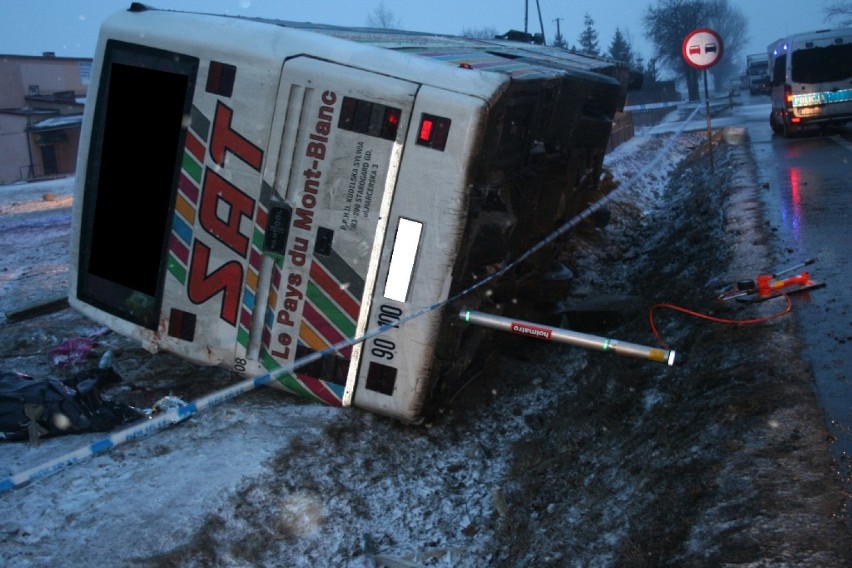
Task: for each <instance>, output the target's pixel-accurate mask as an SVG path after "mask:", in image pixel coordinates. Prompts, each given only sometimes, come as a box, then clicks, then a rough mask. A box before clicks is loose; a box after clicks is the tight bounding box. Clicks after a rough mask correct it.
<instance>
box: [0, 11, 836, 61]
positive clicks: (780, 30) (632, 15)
mask: <svg viewBox="0 0 852 568" xmlns="http://www.w3.org/2000/svg"><path fill="white" fill-rule="evenodd" d="M382 2H384V7H385V8H386V10H387V11H388V12H390V13H391V14H392V15H393V16H394V17H395V19H396V21H397V23H398V24H399V25H398V27H400V28H402V29H409V30H414V31H425V32H437V33H447V34H460V33H461V32H462V31H464V30H466V29H481V28H493V29H495V30H497V31H498V32H500V33H503V32H506V31H508V30H510V29H516V30H523V29H524V26H525V16H526V17H527V29H528V31H530V32H538V31H540V25H539V16H538V10H537V6H539V7H540V8H541V20H542V22H543V23H544V30H545V37H546V38H547V39H548V41H550V40H552V39H553V37H554V36H555V35H556V26H557V20H558V22H559V27H560V30H561V32H562V36H563V37H564V38H565V39H566V41H567V42H568V44H569V45H571V44H577V42H578V38H579V35H580V32H581V31H582V30H583V15H584V14H586V13H588V14H589V15H590V16H591V17H592V19H593V20H594V22H595V29H596V30H597V32H598V44H599V45H600V47H601V50H606V49H607V48H608V47H609V44H610V42H611V41H612V37H613V34H614V33H615V30H616V28H619V29H621V30H622V33H624V34H625V36H626V37H627V38H628V40H629V41H630V43H631V45H632V46H633V47H634V51H638V52H639V53H640V55H642V57H643V58H644V59H645V60H648V59H649V58H650V57H652V56H653V53H652V52H651V47H650V45H649V44H648V42H647V41H646V40H645V37H644V35H645V34H644V28H643V25H642V16H643V14H644V13H645V12H646V10H647V8H648V6H651V5H656V4H657V2H656V0H653V1H652V0H537V1H533V0H324V1H322V2H320V1H306V0H289V1H288V0H149V1H148V2H146V3H147V4H149V5H151V6H154V7H158V8H164V9H175V10H190V11H202V12H211V13H220V14H231V15H243V16H251V17H254V16H260V17H271V18H279V19H285V20H295V21H306V22H314V23H323V24H336V25H349V26H364V25H366V24H367V20H368V17H369V16H370V14H373V13H375V11H376V9H377V8H378V7H379V5H380V4H382ZM730 2H731V5H733V6H736V7H738V8H739V9H740V10H742V11H743V13H744V14H745V15H746V17H747V18H748V20H749V26H750V27H749V37H750V42H749V44H748V48H747V50H746V51H747V52H748V53H757V52H762V51H764V50H765V49H766V46H767V45H768V44H769V43H770V42H771V41H773V40H774V39H777V38H778V37H781V36H783V35H785V34H787V33H793V32H799V31H810V30H813V29H820V28H825V27H828V25H827V23H826V22H825V20H824V16H823V11H822V6H823V3H824V0H730ZM0 5H2V17H0V53H4V54H15V55H41V54H42V53H43V52H45V51H53V52H55V53H56V55H58V56H65V57H92V56H93V55H94V50H95V43H96V40H97V32H98V28H99V26H100V24H101V22H102V21H103V20H104V19H105V18H106V17H107V16H109V15H110V14H111V13H113V12H116V11H119V10H124V9H126V8H127V7H128V6H129V5H130V1H129V0H2V4H0ZM527 6H528V11H527ZM723 40H724V38H723Z"/></svg>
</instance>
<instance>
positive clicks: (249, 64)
mask: <svg viewBox="0 0 852 568" xmlns="http://www.w3.org/2000/svg"><path fill="white" fill-rule="evenodd" d="M599 71H600V72H599ZM624 72H626V69H623V68H622V67H620V66H619V65H613V64H606V65H604V63H603V62H601V61H600V60H596V59H590V58H585V57H580V56H576V55H573V54H570V53H568V52H566V51H563V50H558V49H553V48H546V47H542V46H532V45H525V44H517V43H515V44H513V43H512V42H505V41H503V42H501V41H496V40H495V41H486V42H482V41H478V40H467V39H462V38H454V37H447V36H433V35H427V34H416V33H410V32H390V31H387V30H365V29H342V28H335V27H327V26H316V25H309V24H296V23H292V22H279V21H268V20H253V19H246V18H238V17H228V16H216V15H206V14H195V13H185V12H174V11H165V10H156V9H152V8H148V7H145V6H142V5H138V4H135V3H134V4H133V5H131V7H130V9H129V10H127V11H124V12H121V13H118V14H115V15H114V16H112V17H111V18H109V19H108V20H107V21H106V22H105V23H104V25H103V27H102V29H101V34H100V38H99V42H98V48H97V53H96V57H95V65H94V69H93V74H92V84H91V91H90V95H89V101H88V104H87V107H86V118H85V121H84V127H83V132H82V136H81V152H80V157H79V161H78V166H77V186H76V197H75V201H74V216H73V243H72V268H73V270H74V271H75V274H73V275H72V279H71V283H70V284H71V285H70V292H69V299H70V303H71V304H72V306H73V307H74V308H76V309H77V310H79V311H80V312H82V313H83V314H85V315H87V316H88V317H90V318H91V319H93V320H95V321H98V322H102V323H104V324H105V325H107V326H109V327H110V328H112V329H114V330H116V331H117V332H119V333H122V334H124V335H127V336H129V337H132V338H136V339H138V340H139V341H140V342H141V343H142V344H143V345H144V346H145V347H146V348H147V349H148V350H150V351H152V352H155V351H157V350H164V351H168V352H173V353H175V354H178V355H181V356H183V357H185V358H188V359H190V360H192V361H195V362H197V363H200V364H204V365H219V366H224V367H227V368H229V369H232V370H233V371H235V372H237V373H239V374H241V375H243V376H246V377H253V376H259V375H264V374H266V373H269V372H273V371H275V370H276V369H281V368H283V367H287V366H288V365H291V364H292V363H294V362H295V361H297V360H298V359H299V358H301V357H302V356H303V355H306V354H309V353H314V352H317V351H325V350H328V349H329V348H330V347H331V346H334V345H338V344H340V343H341V342H345V341H346V340H347V339H351V338H359V337H361V336H363V334H364V333H365V332H366V331H368V330H372V329H376V328H377V327H378V326H387V327H388V329H387V331H385V332H383V333H381V334H380V335H376V336H374V337H372V338H371V339H369V340H368V341H365V342H356V343H355V344H354V345H352V346H349V347H345V348H342V349H339V350H337V351H336V352H334V353H333V354H330V355H327V356H325V357H323V358H322V359H319V360H317V361H314V362H312V363H310V364H308V365H306V366H303V367H301V368H297V369H296V370H295V371H294V372H292V373H285V374H284V375H283V376H280V377H276V380H275V381H274V383H272V384H274V385H275V386H279V387H281V388H284V389H286V390H288V391H291V392H294V393H297V394H301V395H304V396H308V397H311V398H313V399H315V400H318V401H323V402H325V403H328V404H332V405H337V406H347V405H354V406H356V407H359V408H363V409H366V410H368V411H371V412H376V413H379V414H383V415H388V416H392V417H394V418H398V419H400V420H403V421H407V422H417V421H418V420H421V419H422V415H423V412H424V408H425V407H426V406H427V403H428V402H429V401H430V398H431V397H432V396H433V395H435V394H436V385H438V384H442V383H443V382H445V381H446V382H451V381H453V380H455V379H457V378H458V377H459V376H461V375H463V374H464V373H465V372H468V370H469V367H470V365H471V361H472V360H474V359H476V358H477V356H478V355H476V354H481V353H482V352H483V349H484V347H487V346H488V342H487V341H485V340H484V337H486V335H484V334H485V332H482V331H481V330H472V329H468V328H465V327H464V326H463V325H462V324H461V323H460V322H458V321H457V320H458V317H457V314H458V311H459V310H458V306H452V307H450V308H449V309H436V310H433V311H430V312H428V313H426V314H425V315H423V316H421V317H417V318H416V319H413V320H412V321H410V322H406V323H405V324H403V325H393V324H395V322H397V321H399V320H400V319H403V318H405V317H406V316H408V315H409V314H412V313H415V312H416V311H417V310H419V309H422V308H424V307H428V306H433V305H438V304H440V303H441V302H444V301H445V300H447V299H448V298H450V297H453V294H458V293H459V292H460V291H462V290H466V289H467V288H468V287H469V286H471V285H472V284H473V283H475V282H476V281H478V280H480V279H482V278H484V277H485V276H487V274H489V272H493V269H494V267H497V266H500V265H503V264H505V263H507V262H510V261H511V260H512V259H514V258H517V256H518V255H520V254H521V253H522V252H524V251H525V250H527V249H528V247H530V246H531V245H532V244H534V243H536V242H538V241H539V240H540V239H541V238H542V237H543V236H545V235H547V234H549V233H550V232H551V231H552V230H553V229H555V228H556V227H558V226H560V225H561V224H562V223H563V222H564V221H565V220H566V219H568V218H570V217H571V216H572V215H574V214H576V213H577V212H578V211H580V210H582V209H584V208H585V207H587V206H588V205H589V204H590V203H591V202H592V201H593V200H595V199H598V198H599V197H600V195H599V193H598V188H597V180H598V178H599V176H600V173H601V167H602V162H603V155H604V153H605V149H606V145H607V139H608V136H609V132H610V128H611V122H612V117H613V114H614V113H615V111H616V110H619V109H620V108H621V105H622V104H623V101H624V95H625V88H624V85H625V84H626V82H625V81H620V80H616V79H615V78H614V76H619V77H620V76H621V75H622V74H623V73H624ZM604 73H606V74H604ZM562 245H564V241H563V243H562ZM560 248H561V245H560V243H553V244H551V245H549V246H548V247H545V248H543V249H542V250H541V251H539V252H537V253H536V254H535V255H533V256H531V257H530V258H529V259H527V260H526V261H525V262H524V263H522V264H521V265H520V267H519V268H518V269H517V270H516V271H515V272H514V273H513V274H512V275H510V276H508V277H506V278H502V279H499V280H497V281H495V282H494V283H493V284H489V285H488V286H487V287H483V288H482V289H480V290H477V291H476V292H475V293H474V294H471V295H470V296H469V297H466V298H465V305H466V306H469V307H471V308H472V309H479V310H484V311H488V312H490V313H496V314H501V313H502V314H512V313H517V316H518V317H521V316H526V317H535V315H534V312H535V310H536V309H541V308H542V307H543V306H542V305H541V302H535V301H529V300H530V298H539V299H540V298H542V297H543V296H544V294H545V292H546V291H547V290H546V288H545V287H546V284H542V278H543V276H544V275H545V273H546V272H547V270H548V265H549V263H550V261H551V260H552V259H553V258H555V256H556V255H557V254H558V252H559V250H560ZM519 298H520V299H522V300H524V301H521V302H517V301H516V300H517V299H519ZM389 324H391V325H389Z"/></svg>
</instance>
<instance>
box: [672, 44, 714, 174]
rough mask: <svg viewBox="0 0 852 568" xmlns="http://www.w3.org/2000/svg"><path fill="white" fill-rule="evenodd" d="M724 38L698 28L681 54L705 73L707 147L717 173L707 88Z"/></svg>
mask: <svg viewBox="0 0 852 568" xmlns="http://www.w3.org/2000/svg"><path fill="white" fill-rule="evenodd" d="M723 52H724V44H723V42H722V37H721V36H720V35H719V34H717V33H716V32H714V31H713V30H711V29H709V28H698V29H696V30H693V31H691V32H689V33H688V34H687V35H686V37H685V38H684V39H683V44H681V53H682V54H683V58H684V59H685V60H686V62H687V63H688V64H689V65H690V66H691V67H694V68H695V69H701V70H702V71H704V104H705V108H706V112H707V145H708V146H709V148H710V171H711V172H715V166H714V163H713V128H712V127H711V125H710V93H709V89H708V87H707V69H708V68H709V67H713V66H714V65H716V64H717V63H718V62H719V60H720V59H721V58H722V53H723Z"/></svg>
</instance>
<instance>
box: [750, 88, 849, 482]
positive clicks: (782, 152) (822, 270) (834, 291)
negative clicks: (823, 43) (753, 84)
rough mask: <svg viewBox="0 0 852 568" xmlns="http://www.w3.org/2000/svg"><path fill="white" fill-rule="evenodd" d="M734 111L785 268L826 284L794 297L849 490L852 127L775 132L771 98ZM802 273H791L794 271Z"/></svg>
mask: <svg viewBox="0 0 852 568" xmlns="http://www.w3.org/2000/svg"><path fill="white" fill-rule="evenodd" d="M742 102H743V103H744V104H743V105H742V106H740V107H738V108H736V109H735V113H734V116H735V117H736V118H741V119H742V120H743V121H744V123H745V125H746V127H747V128H748V132H749V138H750V141H751V145H752V151H753V153H754V155H755V158H756V161H757V165H758V174H759V176H760V179H761V181H762V182H763V184H764V188H765V191H762V192H761V196H762V198H763V202H764V209H765V217H766V220H767V222H768V223H769V225H770V228H771V230H772V234H773V237H774V238H773V241H772V243H771V244H772V249H773V250H774V253H775V259H774V261H775V263H774V264H770V265H767V266H762V267H758V266H756V267H755V269H756V270H761V271H762V270H767V269H768V270H772V271H775V270H783V269H785V268H788V267H792V266H795V265H797V264H799V263H800V262H802V261H803V260H805V259H811V258H815V259H816V262H815V263H814V264H813V265H810V266H808V267H807V268H806V269H807V270H809V271H810V273H811V277H812V278H813V279H814V280H818V281H822V282H824V283H825V284H826V287H825V288H824V289H820V290H815V291H812V292H808V293H805V294H802V295H801V297H797V298H796V305H795V309H794V314H795V316H796V320H797V323H798V334H799V336H800V338H801V339H802V341H803V344H804V346H805V351H804V356H805V358H806V360H807V361H808V362H809V363H810V365H811V367H812V370H813V374H814V379H815V388H816V391H817V396H818V398H819V401H820V404H821V405H822V406H823V408H824V409H825V412H826V418H827V421H828V423H829V428H830V430H831V431H832V432H833V434H834V435H835V436H836V438H837V440H836V442H835V443H834V444H833V451H834V454H835V457H836V458H837V460H838V471H839V472H840V474H841V476H842V477H843V479H844V480H845V481H846V483H847V485H848V486H849V487H850V488H852V288H850V283H852V255H850V251H851V250H852V247H850V242H849V241H850V223H852V213H850V209H852V127H849V126H847V127H846V128H845V129H833V130H828V131H825V132H820V131H819V130H813V131H809V132H805V133H803V134H801V135H798V136H795V137H793V138H789V139H787V138H784V137H783V136H779V135H773V134H772V131H771V130H770V128H769V124H768V116H769V108H770V107H769V101H768V99H767V98H766V97H744V98H743V101H742ZM798 272H801V270H798V271H795V272H791V273H790V274H789V275H792V274H796V273H798Z"/></svg>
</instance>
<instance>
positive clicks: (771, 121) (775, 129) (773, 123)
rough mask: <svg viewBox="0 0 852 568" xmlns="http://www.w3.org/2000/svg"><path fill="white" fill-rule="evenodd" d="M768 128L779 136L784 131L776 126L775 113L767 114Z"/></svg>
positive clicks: (778, 125)
mask: <svg viewBox="0 0 852 568" xmlns="http://www.w3.org/2000/svg"><path fill="white" fill-rule="evenodd" d="M769 127H770V128H771V129H772V132H774V133H775V134H781V132H782V131H783V130H784V129H783V128H781V125H780V124H778V119H777V118H775V112H770V113H769Z"/></svg>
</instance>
